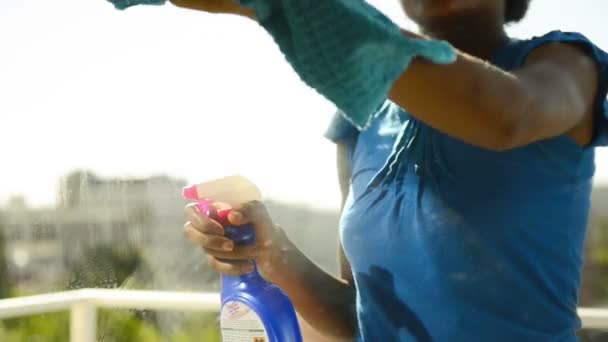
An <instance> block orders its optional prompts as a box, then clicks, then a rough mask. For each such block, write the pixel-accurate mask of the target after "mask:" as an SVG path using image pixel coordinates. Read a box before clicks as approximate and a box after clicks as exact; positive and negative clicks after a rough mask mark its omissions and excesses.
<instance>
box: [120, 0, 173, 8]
mask: <svg viewBox="0 0 608 342" xmlns="http://www.w3.org/2000/svg"><path fill="white" fill-rule="evenodd" d="M108 1H109V2H111V3H112V4H113V5H114V7H116V8H117V9H119V10H124V9H127V8H129V7H132V6H136V5H164V4H165V2H166V0H108Z"/></svg>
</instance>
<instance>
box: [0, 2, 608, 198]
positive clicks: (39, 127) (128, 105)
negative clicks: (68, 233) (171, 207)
mask: <svg viewBox="0 0 608 342" xmlns="http://www.w3.org/2000/svg"><path fill="white" fill-rule="evenodd" d="M370 2H371V3H373V4H374V5H376V6H377V7H378V8H380V9H381V10H383V11H385V12H386V13H387V14H388V15H389V16H391V17H392V18H393V19H394V20H395V21H397V22H398V23H399V24H401V25H403V26H404V27H407V28H410V29H413V28H414V26H413V25H412V23H410V22H408V21H407V20H405V19H404V17H403V16H402V14H401V12H400V9H399V6H398V4H397V1H396V0H375V1H370ZM557 3H559V4H560V5H559V6H556V4H557ZM606 13H608V2H607V1H606V0H559V1H556V0H534V1H533V3H532V8H531V11H530V13H529V15H528V17H527V18H526V20H524V21H523V22H522V23H520V24H518V25H515V26H513V27H511V28H510V29H509V31H510V32H511V33H512V34H513V35H515V36H517V37H521V38H527V37H530V36H533V35H541V34H543V33H545V32H548V31H550V30H553V29H561V30H564V31H578V32H582V33H584V34H586V35H587V36H588V37H589V38H591V39H592V40H593V41H595V42H596V43H597V44H598V45H600V46H601V47H603V48H605V49H608V33H606V31H605V29H603V28H605V23H604V22H603V19H604V18H605V15H606ZM334 110H335V109H334V107H333V105H332V104H331V103H329V102H327V101H326V100H324V99H323V98H322V97H321V96H319V95H318V94H316V93H315V92H314V91H312V90H311V89H309V88H308V87H307V86H305V85H304V84H303V83H302V82H301V81H300V80H299V79H298V77H297V75H295V74H294V73H293V72H292V71H291V69H290V67H289V65H288V64H287V63H286V62H285V61H284V58H283V57H282V56H281V54H280V53H279V51H278V49H277V47H276V46H275V44H274V43H273V42H272V40H271V39H270V38H269V36H267V35H266V34H265V32H264V31H263V30H262V29H261V28H259V27H258V26H257V24H255V23H253V22H250V21H248V20H245V19H242V18H237V17H233V16H227V15H210V14H204V13H200V12H195V11H187V10H183V9H178V8H175V7H173V6H171V5H167V6H164V7H156V6H151V7H138V8H132V9H129V10H127V11H124V12H119V11H116V10H114V9H113V7H112V6H111V5H109V4H108V3H107V2H106V1H104V0H62V1H48V0H2V1H0V205H1V204H2V203H3V202H5V201H6V200H7V199H8V198H10V197H11V196H15V195H24V196H25V197H26V199H27V201H28V202H29V203H30V204H31V205H33V206H48V205H52V204H53V201H54V200H55V193H56V190H57V185H58V180H59V178H60V177H61V176H63V175H64V174H66V173H67V172H69V171H71V170H74V169H89V170H92V171H94V172H96V173H98V174H99V175H101V176H105V177H145V176H149V175H155V174H167V175H170V176H173V177H179V178H183V179H186V180H187V181H188V182H199V181H203V180H208V179H212V178H217V177H221V176H224V175H229V174H234V173H240V174H243V175H245V176H247V177H249V178H250V179H252V180H253V181H254V182H255V183H257V184H258V186H259V187H260V188H261V190H262V192H263V194H264V195H265V197H267V198H274V199H279V200H285V201H290V202H300V203H304V204H308V205H312V206H317V207H326V208H337V207H338V204H339V191H338V185H337V177H336V172H335V147H334V146H333V145H332V144H331V143H329V142H328V141H326V140H325V139H324V138H323V132H324V130H325V127H326V126H327V123H328V121H329V120H330V118H331V116H332V115H333V113H334ZM597 164H598V172H597V177H596V181H597V182H603V183H606V182H608V151H607V150H601V151H599V153H598V156H597Z"/></svg>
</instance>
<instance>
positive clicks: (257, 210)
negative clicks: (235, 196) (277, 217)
mask: <svg viewBox="0 0 608 342" xmlns="http://www.w3.org/2000/svg"><path fill="white" fill-rule="evenodd" d="M228 221H230V223H231V224H233V225H235V226H242V225H245V224H249V223H251V224H253V225H254V226H255V231H256V240H258V241H265V240H267V239H269V238H270V237H271V234H272V232H273V229H274V222H273V221H272V218H271V217H270V214H269V213H268V210H267V209H266V206H264V204H263V203H262V202H260V201H251V202H247V203H245V204H243V205H241V206H240V207H239V208H237V209H235V210H233V211H232V212H230V215H228Z"/></svg>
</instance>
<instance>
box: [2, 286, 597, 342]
mask: <svg viewBox="0 0 608 342" xmlns="http://www.w3.org/2000/svg"><path fill="white" fill-rule="evenodd" d="M98 308H114V309H140V310H143V309H147V310H176V311H209V312H219V309H220V297H219V294H216V293H188V292H164V291H126V290H101V289H85V290H76V291H68V292H58V293H51V294H44V295H36V296H29V297H19V298H11V299H4V300H0V319H5V318H13V317H21V316H28V315H36V314H43V313H49V312H56V311H63V310H69V311H70V341H71V342H95V341H96V336H97V309H98ZM578 313H579V316H580V317H581V319H582V321H583V327H584V328H586V329H608V309H590V308H581V309H579V310H578Z"/></svg>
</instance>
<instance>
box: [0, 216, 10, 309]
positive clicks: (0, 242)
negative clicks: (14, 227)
mask: <svg viewBox="0 0 608 342" xmlns="http://www.w3.org/2000/svg"><path fill="white" fill-rule="evenodd" d="M0 219H1V218H0ZM5 247H6V240H5V238H4V229H3V228H2V222H1V221H0V299H2V298H7V297H9V295H10V284H9V282H10V279H11V277H10V274H9V273H8V261H7V260H6V248H5Z"/></svg>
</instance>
